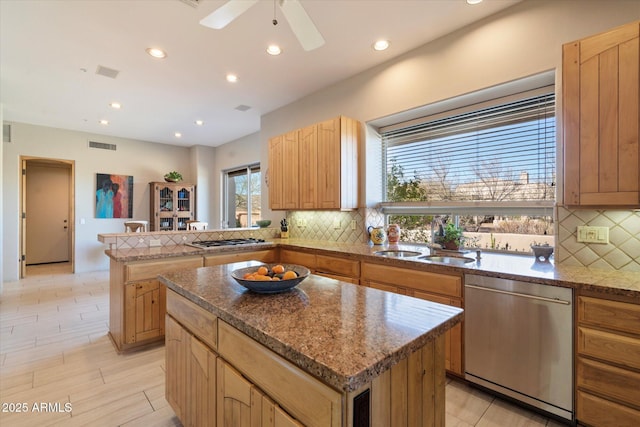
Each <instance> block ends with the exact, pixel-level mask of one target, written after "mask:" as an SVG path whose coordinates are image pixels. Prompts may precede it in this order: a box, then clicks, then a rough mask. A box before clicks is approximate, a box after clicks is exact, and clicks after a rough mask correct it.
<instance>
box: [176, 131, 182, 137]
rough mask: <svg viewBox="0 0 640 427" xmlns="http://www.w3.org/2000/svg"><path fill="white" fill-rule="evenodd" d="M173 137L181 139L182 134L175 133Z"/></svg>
mask: <svg viewBox="0 0 640 427" xmlns="http://www.w3.org/2000/svg"><path fill="white" fill-rule="evenodd" d="M174 135H175V137H176V138H182V134H181V133H180V132H176V133H174Z"/></svg>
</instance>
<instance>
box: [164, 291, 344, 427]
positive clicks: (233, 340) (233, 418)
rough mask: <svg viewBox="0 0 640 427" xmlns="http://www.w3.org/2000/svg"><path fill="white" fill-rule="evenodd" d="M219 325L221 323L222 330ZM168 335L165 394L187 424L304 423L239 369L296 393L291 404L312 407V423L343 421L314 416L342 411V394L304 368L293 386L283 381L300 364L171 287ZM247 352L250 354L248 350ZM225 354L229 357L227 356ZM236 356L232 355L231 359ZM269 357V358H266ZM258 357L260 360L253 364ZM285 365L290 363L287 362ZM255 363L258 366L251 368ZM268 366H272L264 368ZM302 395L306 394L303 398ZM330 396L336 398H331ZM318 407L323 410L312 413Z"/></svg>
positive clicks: (288, 426)
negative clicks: (273, 356)
mask: <svg viewBox="0 0 640 427" xmlns="http://www.w3.org/2000/svg"><path fill="white" fill-rule="evenodd" d="M219 326H221V327H222V329H221V332H220V334H218V327H219ZM165 339H166V366H167V371H166V385H165V395H166V398H167V402H169V404H170V405H171V407H172V408H173V410H174V411H175V413H176V415H177V416H178V418H179V419H180V421H181V422H182V423H183V425H185V426H219V427H245V426H246V427H253V426H260V427H300V426H302V424H300V423H299V422H297V421H296V420H295V419H294V418H292V417H291V416H290V415H289V414H288V413H287V412H285V411H284V410H283V409H282V407H280V406H279V405H278V404H276V403H275V402H274V400H272V399H271V398H269V397H268V396H267V394H266V393H265V392H264V391H262V389H260V388H259V387H258V386H256V385H255V384H254V383H252V382H251V381H250V380H249V379H247V377H246V376H244V375H243V374H241V373H240V372H239V370H243V371H248V372H251V373H253V375H254V376H255V378H256V379H257V380H258V381H263V379H264V378H263V376H266V377H265V378H266V379H268V381H269V383H270V385H269V386H270V387H272V388H273V389H274V390H276V393H275V394H276V396H281V397H282V398H284V399H289V400H291V399H292V397H293V396H296V397H295V402H293V403H291V405H292V406H293V407H294V408H296V409H297V410H300V411H310V412H309V413H310V415H308V417H309V418H310V419H311V420H313V421H312V424H311V425H313V423H316V422H317V423H318V425H338V424H339V420H340V419H339V417H335V418H331V419H329V422H328V423H325V422H326V421H327V420H325V419H319V420H316V419H315V416H316V414H317V413H321V414H323V415H324V414H328V415H330V416H334V415H336V414H339V409H340V405H339V403H340V395H339V393H337V392H335V391H333V390H329V389H328V388H327V387H326V386H324V385H323V384H321V383H320V382H318V381H317V380H315V379H312V378H311V377H310V376H308V375H307V374H304V373H302V372H301V371H300V372H297V375H294V380H293V381H292V383H291V384H289V385H287V384H283V383H280V382H279V381H278V379H281V378H283V377H282V376H281V375H283V374H284V373H291V372H292V370H296V371H297V368H294V367H293V366H291V365H290V364H288V363H287V362H284V361H282V360H281V359H279V358H278V359H277V360H275V359H273V360H272V359H271V356H270V354H271V353H270V352H268V351H265V350H263V348H262V347H261V346H259V345H258V344H256V343H255V342H254V341H252V340H251V339H249V338H247V337H246V336H245V335H244V334H242V333H240V332H239V331H237V330H235V329H234V328H232V327H230V326H228V325H226V324H224V322H222V321H219V320H218V319H217V317H216V316H214V315H213V314H211V313H209V312H207V311H206V310H204V309H202V308H201V307H199V306H197V305H195V304H193V303H192V302H190V301H187V300H186V299H184V298H182V297H181V296H179V295H178V294H176V293H174V292H172V291H169V294H168V298H167V316H166V337H165ZM219 341H220V343H219ZM247 346H248V347H247ZM220 348H222V351H223V352H224V353H223V354H222V355H221V353H220ZM247 351H248V352H249V353H251V355H250V356H249V355H246V354H245V353H246V352H247ZM224 354H227V357H228V360H225V359H224V358H223V355H224ZM231 355H233V357H229V356H231ZM265 355H268V356H267V358H268V359H269V360H264V359H262V357H264V356H265ZM254 360H257V361H258V362H260V363H257V364H253V362H252V361H254ZM229 361H231V362H233V363H236V364H238V365H239V366H240V368H239V369H238V368H236V367H234V366H232V364H231V362H229ZM283 363H284V364H286V366H282V364H283ZM252 364H253V365H254V366H250V365H252ZM265 364H266V365H265ZM265 366H267V367H268V368H271V369H270V370H269V369H267V371H268V372H264V371H265V369H264V368H265ZM255 373H259V374H255ZM272 375H275V376H272ZM265 384H266V383H265ZM285 389H286V390H285ZM299 393H302V396H298V394H299ZM327 396H332V397H333V399H330V400H327ZM314 407H320V408H321V409H322V410H321V411H319V412H313V411H314V409H313V408H314Z"/></svg>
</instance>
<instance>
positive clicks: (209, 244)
mask: <svg viewBox="0 0 640 427" xmlns="http://www.w3.org/2000/svg"><path fill="white" fill-rule="evenodd" d="M256 243H265V241H264V239H252V238H251V239H226V240H201V241H196V242H191V243H187V245H189V246H193V247H195V248H200V249H207V248H215V247H219V246H238V245H251V244H256Z"/></svg>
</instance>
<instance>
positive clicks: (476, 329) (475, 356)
mask: <svg viewBox="0 0 640 427" xmlns="http://www.w3.org/2000/svg"><path fill="white" fill-rule="evenodd" d="M572 295H573V294H572V290H571V289H568V288H561V287H555V286H549V285H541V284H536V283H526V282H518V281H514V280H505V279H497V278H492V277H485V276H477V275H472V274H468V275H466V276H465V297H464V300H465V378H466V379H467V380H469V381H471V382H473V383H476V384H479V385H481V386H483V387H486V388H488V389H490V390H494V391H497V392H499V393H501V394H503V395H506V396H509V397H512V398H514V399H517V400H519V401H522V402H524V403H527V404H529V405H531V406H534V407H537V408H540V409H542V410H544V411H547V412H549V413H552V414H555V415H558V416H560V417H562V418H565V419H569V420H572V419H573V357H572V354H573V339H572V336H573V335H572V325H573V309H572V301H573V299H572Z"/></svg>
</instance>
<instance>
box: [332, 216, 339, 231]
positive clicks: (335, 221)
mask: <svg viewBox="0 0 640 427" xmlns="http://www.w3.org/2000/svg"><path fill="white" fill-rule="evenodd" d="M340 227H341V224H340V220H339V219H334V220H333V229H334V230H338V229H340Z"/></svg>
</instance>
